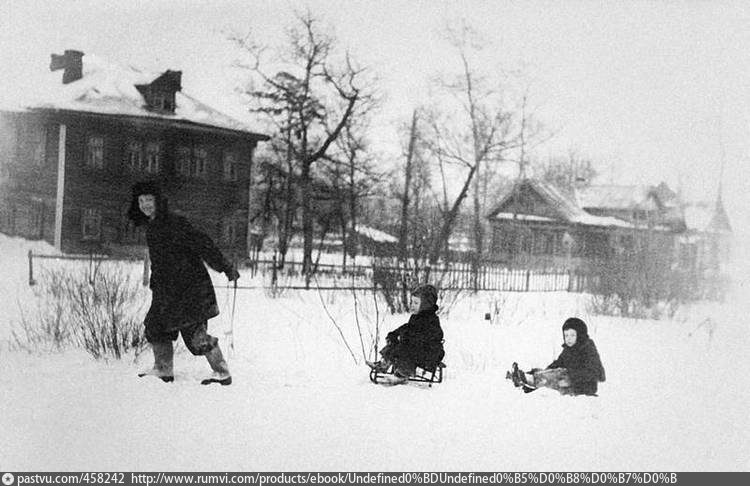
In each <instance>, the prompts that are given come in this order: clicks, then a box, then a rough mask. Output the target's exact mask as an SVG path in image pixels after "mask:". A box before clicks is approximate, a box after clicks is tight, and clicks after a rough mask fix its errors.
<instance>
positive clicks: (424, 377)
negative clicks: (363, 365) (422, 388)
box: [370, 361, 446, 387]
mask: <svg viewBox="0 0 750 486" xmlns="http://www.w3.org/2000/svg"><path fill="white" fill-rule="evenodd" d="M445 367H446V364H445V363H443V362H442V361H440V362H439V363H438V364H436V365H434V366H432V367H429V366H425V367H421V366H417V367H416V369H415V370H414V374H412V375H411V376H409V378H408V380H409V381H414V382H418V383H427V384H428V386H430V387H431V386H432V384H433V383H442V382H443V368H445ZM394 377H395V374H394V365H393V364H391V365H390V366H389V367H388V369H387V370H386V371H379V370H377V369H375V368H372V369H370V381H371V382H373V383H377V384H379V385H383V384H388V383H389V382H390V380H391V379H392V378H394Z"/></svg>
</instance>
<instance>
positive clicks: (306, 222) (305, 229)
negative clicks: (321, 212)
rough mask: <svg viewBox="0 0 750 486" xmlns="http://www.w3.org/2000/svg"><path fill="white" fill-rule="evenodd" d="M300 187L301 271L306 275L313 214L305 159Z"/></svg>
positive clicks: (308, 266)
mask: <svg viewBox="0 0 750 486" xmlns="http://www.w3.org/2000/svg"><path fill="white" fill-rule="evenodd" d="M300 179H301V180H300V186H301V189H302V194H301V196H302V238H303V243H302V273H303V274H304V275H306V276H309V274H310V273H311V272H312V251H313V214H312V203H311V201H310V198H311V197H312V187H311V186H312V181H311V180H310V163H308V162H307V161H305V163H303V165H302V177H301V178H300Z"/></svg>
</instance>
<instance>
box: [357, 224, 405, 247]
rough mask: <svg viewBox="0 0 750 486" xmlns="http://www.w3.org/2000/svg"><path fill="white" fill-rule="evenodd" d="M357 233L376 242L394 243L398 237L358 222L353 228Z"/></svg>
mask: <svg viewBox="0 0 750 486" xmlns="http://www.w3.org/2000/svg"><path fill="white" fill-rule="evenodd" d="M354 230H355V231H356V232H357V233H358V234H360V235H362V236H365V237H367V238H369V239H371V240H372V241H376V242H378V243H396V242H398V239H397V238H396V237H395V236H391V235H389V234H388V233H385V232H383V231H380V230H377V229H375V228H370V227H369V226H364V225H361V224H358V225H357V226H356V227H355V229H354Z"/></svg>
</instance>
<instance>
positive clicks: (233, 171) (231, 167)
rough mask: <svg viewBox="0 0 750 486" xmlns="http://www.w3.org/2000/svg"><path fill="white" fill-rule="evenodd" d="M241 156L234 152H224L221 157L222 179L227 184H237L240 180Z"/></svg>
mask: <svg viewBox="0 0 750 486" xmlns="http://www.w3.org/2000/svg"><path fill="white" fill-rule="evenodd" d="M238 168H239V156H238V154H237V152H236V151H234V150H224V152H223V153H222V157H221V173H222V178H223V180H224V181H226V182H237V181H238V180H239V174H238V172H239V171H238V170H237V169H238Z"/></svg>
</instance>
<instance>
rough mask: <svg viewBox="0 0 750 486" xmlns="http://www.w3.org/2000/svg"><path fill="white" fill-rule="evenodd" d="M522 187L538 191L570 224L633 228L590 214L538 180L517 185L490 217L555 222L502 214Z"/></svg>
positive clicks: (536, 217) (558, 191)
mask: <svg viewBox="0 0 750 486" xmlns="http://www.w3.org/2000/svg"><path fill="white" fill-rule="evenodd" d="M521 185H528V186H529V187H530V188H531V189H533V190H534V191H536V193H537V194H539V195H540V196H541V197H542V198H544V199H545V201H546V202H547V203H548V204H549V205H550V206H551V207H553V208H554V209H555V211H556V212H557V213H558V214H559V215H560V217H561V218H562V219H563V220H565V221H568V222H570V223H577V224H583V225H587V226H602V227H618V228H632V227H633V225H632V224H630V223H628V222H626V221H623V220H621V219H618V218H614V217H610V216H595V215H593V214H589V213H587V212H586V211H584V210H583V209H581V207H579V206H578V204H576V201H575V200H574V199H573V198H571V197H568V196H566V195H565V194H563V192H562V191H560V190H559V189H557V188H556V187H555V186H553V185H552V184H550V183H547V182H543V181H540V180H538V179H524V180H523V181H521V182H519V183H518V184H516V186H515V187H514V188H513V189H512V190H511V192H510V193H509V194H508V195H507V196H506V197H505V198H503V200H502V201H501V202H500V204H499V205H498V209H497V210H495V211H494V212H492V213H490V216H491V217H492V218H498V219H509V218H508V215H509V214H510V216H511V218H510V219H512V216H515V219H518V220H526V221H554V219H552V218H549V217H546V216H539V215H533V214H515V215H513V214H512V213H507V212H501V211H500V208H502V207H503V205H504V204H505V203H506V202H507V201H508V199H509V198H510V197H511V196H512V195H513V192H514V191H517V190H518V189H519V187H520V186H521Z"/></svg>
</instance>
